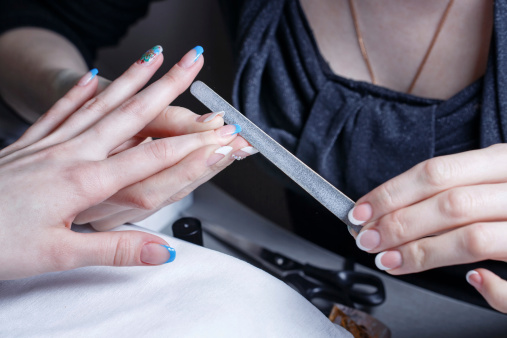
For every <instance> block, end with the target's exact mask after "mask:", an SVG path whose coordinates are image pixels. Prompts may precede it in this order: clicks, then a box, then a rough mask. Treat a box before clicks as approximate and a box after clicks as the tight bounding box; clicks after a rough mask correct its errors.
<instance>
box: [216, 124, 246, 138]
mask: <svg viewBox="0 0 507 338" xmlns="http://www.w3.org/2000/svg"><path fill="white" fill-rule="evenodd" d="M239 132H241V127H240V126H239V125H237V124H228V125H226V126H223V127H220V128H218V129H217V130H216V133H217V134H218V136H220V137H227V136H231V135H235V134H237V133H239Z"/></svg>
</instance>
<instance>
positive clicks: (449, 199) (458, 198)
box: [439, 189, 475, 220]
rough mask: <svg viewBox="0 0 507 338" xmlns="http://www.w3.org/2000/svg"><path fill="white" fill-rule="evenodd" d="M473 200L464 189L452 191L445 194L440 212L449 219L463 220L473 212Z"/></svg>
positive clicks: (440, 205) (440, 204)
mask: <svg viewBox="0 0 507 338" xmlns="http://www.w3.org/2000/svg"><path fill="white" fill-rule="evenodd" d="M474 201H475V198H474V197H473V196H471V195H470V194H469V193H468V192H467V191H466V190H464V189H452V190H449V191H448V192H446V193H445V194H444V195H443V197H442V201H441V203H439V207H440V212H441V213H442V214H443V215H444V216H446V217H450V218H451V219H456V220H460V219H464V218H466V217H467V216H469V215H470V213H471V212H473V208H474V205H475V202H474Z"/></svg>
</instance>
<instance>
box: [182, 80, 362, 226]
mask: <svg viewBox="0 0 507 338" xmlns="http://www.w3.org/2000/svg"><path fill="white" fill-rule="evenodd" d="M190 92H191V93H192V94H193V95H194V96H195V97H196V98H197V99H198V100H199V101H201V102H202V103H203V104H204V105H205V106H206V107H208V109H210V110H211V111H212V112H219V111H223V112H225V116H224V117H223V118H224V120H225V122H226V123H227V124H238V125H240V126H241V132H240V135H241V136H243V138H244V139H245V140H247V141H248V142H249V143H250V144H251V145H252V146H254V147H255V148H257V150H259V152H260V153H261V154H262V155H264V157H266V158H267V159H268V160H270V161H271V162H272V163H273V164H274V165H276V166H277V167H278V168H279V169H280V170H282V171H283V172H284V173H285V174H286V175H287V176H289V177H290V178H291V179H292V180H293V181H294V182H296V183H297V184H299V185H300V186H301V187H302V188H303V189H305V190H306V191H307V192H308V193H309V194H310V195H312V196H313V197H314V198H315V199H316V200H317V201H319V202H320V203H321V204H322V205H323V206H325V207H326V208H327V209H329V211H331V212H332V213H333V214H334V215H335V216H336V217H338V218H339V219H340V220H341V221H342V222H343V223H345V224H346V225H348V226H349V227H350V228H352V229H353V230H354V231H356V232H357V233H359V231H360V230H361V226H360V225H355V224H353V223H351V222H350V221H349V219H348V213H349V211H350V210H351V209H352V208H353V207H354V201H352V200H351V199H350V198H348V197H347V196H346V195H345V194H343V193H342V192H341V191H340V190H338V189H336V188H335V187H334V186H333V185H332V184H331V183H329V182H328V181H326V180H325V179H324V178H322V177H321V176H320V175H319V174H317V173H316V172H315V171H313V170H312V169H311V168H310V167H308V166H307V165H306V164H304V163H303V162H301V160H299V159H298V158H297V157H296V156H294V155H293V154H292V153H291V152H290V151H288V150H287V149H285V148H284V147H283V146H281V145H280V144H279V143H278V142H276V141H275V140H274V139H272V138H271V137H270V136H269V135H268V134H266V133H265V132H264V131H262V130H261V129H260V128H259V127H257V126H256V125H255V124H254V123H253V122H251V121H250V120H249V119H247V118H246V117H245V116H244V115H243V114H241V113H240V112H239V111H238V110H236V109H235V108H234V107H233V106H231V105H230V104H229V103H228V102H227V101H226V100H224V99H223V98H222V97H220V95H218V94H217V93H215V92H214V91H213V90H212V89H211V88H209V87H208V86H207V85H206V84H204V83H203V82H201V81H196V82H194V83H193V84H192V86H191V87H190Z"/></svg>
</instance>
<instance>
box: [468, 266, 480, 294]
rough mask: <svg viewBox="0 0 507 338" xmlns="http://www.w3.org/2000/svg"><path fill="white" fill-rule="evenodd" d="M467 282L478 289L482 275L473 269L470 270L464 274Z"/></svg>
mask: <svg viewBox="0 0 507 338" xmlns="http://www.w3.org/2000/svg"><path fill="white" fill-rule="evenodd" d="M466 279H467V282H468V283H469V284H470V285H472V286H473V287H474V288H476V289H479V290H480V288H481V285H482V276H481V275H480V274H479V273H478V272H477V271H475V270H470V271H468V272H467V275H466Z"/></svg>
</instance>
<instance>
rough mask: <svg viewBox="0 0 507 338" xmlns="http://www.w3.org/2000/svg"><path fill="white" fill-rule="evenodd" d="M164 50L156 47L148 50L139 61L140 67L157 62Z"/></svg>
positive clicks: (158, 46)
mask: <svg viewBox="0 0 507 338" xmlns="http://www.w3.org/2000/svg"><path fill="white" fill-rule="evenodd" d="M163 50H164V49H163V48H162V46H160V45H156V46H155V47H152V48H150V49H148V50H147V51H146V52H145V53H144V54H143V55H141V57H140V58H139V60H137V63H138V64H140V65H142V64H150V63H151V62H152V61H153V60H155V58H156V57H157V55H159V54H160V53H162V51H163Z"/></svg>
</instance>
